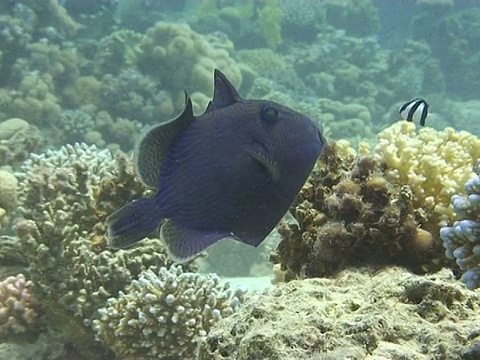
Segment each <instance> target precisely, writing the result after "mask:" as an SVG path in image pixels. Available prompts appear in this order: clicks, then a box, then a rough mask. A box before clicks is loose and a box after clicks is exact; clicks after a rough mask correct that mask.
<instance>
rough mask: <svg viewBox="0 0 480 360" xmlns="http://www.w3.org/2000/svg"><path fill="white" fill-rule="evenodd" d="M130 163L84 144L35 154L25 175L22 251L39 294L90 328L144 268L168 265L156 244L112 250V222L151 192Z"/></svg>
mask: <svg viewBox="0 0 480 360" xmlns="http://www.w3.org/2000/svg"><path fill="white" fill-rule="evenodd" d="M130 165H131V164H130V162H128V160H127V159H126V158H125V157H124V156H118V157H117V158H116V159H115V158H114V157H113V156H112V155H111V154H110V153H109V152H108V150H103V151H99V150H97V149H96V148H95V147H94V146H92V147H88V146H86V145H85V144H82V145H79V144H77V145H74V146H70V145H69V146H66V147H63V148H61V149H60V150H58V151H48V152H47V153H45V154H42V155H32V156H31V157H30V159H28V160H27V161H26V162H25V164H24V167H23V169H22V171H21V172H19V173H18V179H19V213H20V216H19V217H18V218H17V219H16V220H15V221H14V226H13V229H14V230H15V232H16V234H17V236H18V241H17V247H18V253H19V255H21V256H23V257H24V258H25V260H26V261H27V262H28V263H29V264H30V266H29V272H30V275H31V279H32V280H33V281H34V282H35V283H36V285H37V286H36V293H37V295H38V296H39V297H40V298H41V299H43V300H45V301H47V302H52V301H55V303H56V306H54V307H52V312H53V313H55V311H59V312H60V311H64V312H67V313H70V314H71V315H72V316H73V315H76V316H77V317H78V319H79V320H80V321H82V320H84V321H85V322H86V323H88V322H89V321H90V319H91V317H92V315H93V314H94V312H95V310H96V309H97V308H98V307H100V306H101V305H103V304H104V302H105V301H106V299H107V298H108V297H110V296H114V295H116V293H117V292H118V291H120V290H122V289H124V287H125V286H126V285H127V284H129V283H130V281H131V280H132V279H134V278H135V277H136V276H137V275H138V274H139V273H140V272H141V271H142V270H145V269H147V268H149V267H153V268H154V269H158V268H160V267H161V266H165V265H166V264H168V262H167V257H166V253H165V251H164V248H163V246H162V245H161V243H160V241H159V240H156V239H152V240H149V241H147V242H145V244H143V245H142V246H141V247H135V248H131V249H128V250H120V251H117V252H111V251H109V250H107V249H105V244H104V242H103V234H104V232H105V225H104V221H105V218H106V217H107V216H108V215H109V214H111V213H112V212H113V211H114V210H116V209H117V208H119V207H120V206H121V205H123V203H124V202H125V201H128V199H132V198H133V197H139V196H141V195H143V194H144V193H145V191H146V189H145V188H144V187H143V186H142V185H141V184H140V183H139V182H137V181H136V180H135V176H134V174H133V169H132V168H131V166H130ZM52 299H54V300H52Z"/></svg>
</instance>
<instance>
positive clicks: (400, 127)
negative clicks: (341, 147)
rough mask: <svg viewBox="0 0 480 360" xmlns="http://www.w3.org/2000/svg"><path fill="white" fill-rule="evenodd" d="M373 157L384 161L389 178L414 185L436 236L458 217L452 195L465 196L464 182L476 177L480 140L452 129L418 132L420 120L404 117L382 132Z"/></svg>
mask: <svg viewBox="0 0 480 360" xmlns="http://www.w3.org/2000/svg"><path fill="white" fill-rule="evenodd" d="M374 156H375V160H377V161H378V162H380V163H382V164H384V167H385V178H386V179H387V180H388V181H391V182H393V183H395V184H398V185H408V186H409V187H410V189H411V191H412V195H413V198H412V201H413V206H414V207H415V208H422V209H423V210H424V212H425V215H426V217H427V221H428V223H430V225H429V227H428V230H429V231H430V232H431V233H432V234H436V233H437V232H438V229H439V227H440V226H443V225H446V224H447V222H452V221H453V220H454V219H455V214H454V211H453V208H452V207H451V206H450V199H451V197H452V196H453V195H454V194H462V193H463V186H464V184H465V182H467V180H468V179H470V178H471V177H473V176H474V175H475V173H474V171H473V170H472V169H473V167H474V165H475V164H476V161H477V159H479V158H480V138H478V137H477V136H475V135H472V134H470V133H469V132H466V131H455V130H454V129H453V128H445V129H444V130H441V131H436V130H434V129H432V128H429V127H426V128H422V129H420V130H418V131H417V130H416V125H415V124H413V123H409V122H406V121H400V122H397V123H395V124H393V125H392V126H390V127H389V128H387V129H385V130H383V131H382V132H380V133H379V134H378V144H377V145H376V146H375V155H374ZM426 225H427V224H425V226H426Z"/></svg>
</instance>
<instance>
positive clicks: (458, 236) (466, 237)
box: [440, 161, 480, 289]
mask: <svg viewBox="0 0 480 360" xmlns="http://www.w3.org/2000/svg"><path fill="white" fill-rule="evenodd" d="M475 172H476V173H477V175H476V176H474V177H472V178H471V179H469V180H468V181H467V182H466V183H465V194H464V195H453V197H452V205H453V209H454V211H455V214H456V216H457V217H458V218H459V219H460V220H458V221H455V222H454V223H453V225H452V226H444V227H442V228H441V229H440V237H441V238H442V240H443V246H444V247H445V249H446V252H445V254H446V255H447V257H448V258H450V259H452V260H455V262H456V263H457V265H458V267H459V268H460V270H461V271H462V272H463V275H462V277H461V278H460V280H461V281H463V282H464V283H465V284H466V285H467V287H468V288H469V289H475V288H478V287H480V161H479V162H478V163H477V165H476V167H475Z"/></svg>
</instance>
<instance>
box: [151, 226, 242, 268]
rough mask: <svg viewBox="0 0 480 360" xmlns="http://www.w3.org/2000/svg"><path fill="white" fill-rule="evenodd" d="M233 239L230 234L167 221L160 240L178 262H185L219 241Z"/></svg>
mask: <svg viewBox="0 0 480 360" xmlns="http://www.w3.org/2000/svg"><path fill="white" fill-rule="evenodd" d="M228 237H233V236H232V235H231V234H229V233H228V232H216V231H197V230H191V229H187V228H183V227H181V226H177V225H175V224H174V223H173V222H172V221H171V220H167V221H165V223H164V224H163V225H162V227H161V229H160V238H161V239H162V240H163V241H164V242H165V245H166V246H167V250H168V252H169V254H170V255H171V257H172V258H174V259H175V260H176V261H179V262H183V261H187V260H189V259H191V258H193V257H194V256H195V255H197V254H199V253H201V252H202V251H204V250H206V249H207V248H208V247H210V246H211V245H213V244H215V243H216V242H217V241H219V240H222V239H224V238H228Z"/></svg>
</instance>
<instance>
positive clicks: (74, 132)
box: [59, 109, 95, 143]
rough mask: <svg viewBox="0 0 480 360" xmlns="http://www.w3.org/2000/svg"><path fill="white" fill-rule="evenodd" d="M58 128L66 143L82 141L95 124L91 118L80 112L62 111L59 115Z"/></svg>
mask: <svg viewBox="0 0 480 360" xmlns="http://www.w3.org/2000/svg"><path fill="white" fill-rule="evenodd" d="M59 126H60V127H61V128H62V130H63V131H62V132H63V133H64V134H65V136H66V138H67V143H75V142H80V141H82V140H84V137H85V135H86V134H87V133H88V132H89V131H92V130H93V129H94V127H95V123H94V121H93V119H92V116H91V115H90V114H88V113H87V112H85V111H82V110H78V109H76V110H64V111H62V113H61V114H60V121H59Z"/></svg>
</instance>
